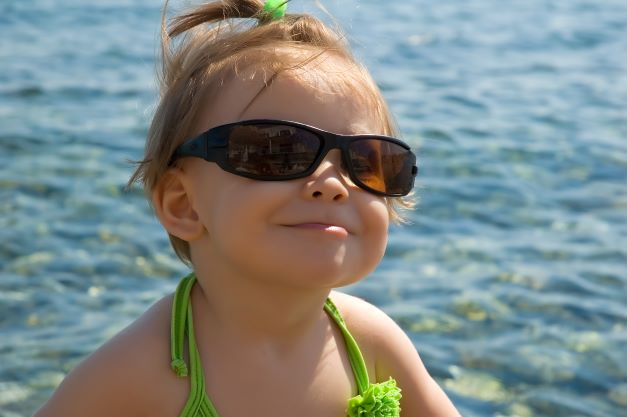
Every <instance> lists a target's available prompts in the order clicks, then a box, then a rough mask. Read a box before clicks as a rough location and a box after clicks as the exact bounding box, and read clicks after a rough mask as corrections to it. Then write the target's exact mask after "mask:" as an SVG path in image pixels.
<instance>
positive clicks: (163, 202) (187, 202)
mask: <svg viewBox="0 0 627 417" xmlns="http://www.w3.org/2000/svg"><path fill="white" fill-rule="evenodd" d="M190 191H191V189H190V187H189V185H188V184H187V183H186V181H185V173H184V172H183V171H182V170H181V169H180V168H171V169H168V170H167V171H166V173H165V174H164V175H163V177H161V179H160V180H159V182H158V183H157V186H156V187H155V189H154V191H153V193H152V204H153V207H154V208H155V212H156V214H157V217H158V218H159V221H160V222H161V224H162V225H163V227H165V229H166V230H167V231H168V233H170V234H171V235H174V236H176V237H178V238H179V239H182V240H185V241H187V242H191V241H193V240H196V239H198V238H200V237H201V236H202V235H203V233H204V232H205V226H204V225H203V224H202V223H201V221H200V218H199V216H198V213H196V211H195V210H194V207H193V205H192V199H191V198H190V197H191V195H190Z"/></svg>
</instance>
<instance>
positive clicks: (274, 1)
mask: <svg viewBox="0 0 627 417" xmlns="http://www.w3.org/2000/svg"><path fill="white" fill-rule="evenodd" d="M287 1H288V0H266V3H265V4H264V5H263V14H264V16H267V17H268V18H269V19H270V20H280V19H282V18H283V16H285V10H286V9H287Z"/></svg>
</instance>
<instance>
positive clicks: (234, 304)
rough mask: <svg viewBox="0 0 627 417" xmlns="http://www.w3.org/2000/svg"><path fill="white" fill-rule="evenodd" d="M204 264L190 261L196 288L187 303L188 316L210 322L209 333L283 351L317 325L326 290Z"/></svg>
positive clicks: (312, 330)
mask: <svg viewBox="0 0 627 417" xmlns="http://www.w3.org/2000/svg"><path fill="white" fill-rule="evenodd" d="M209 264H211V263H209ZM209 264H208V263H203V264H201V265H195V268H194V269H195V272H196V276H197V283H198V291H197V293H196V294H195V299H193V302H194V308H195V314H194V315H195V316H196V317H197V318H201V320H202V321H199V323H202V325H203V326H211V329H212V330H211V331H212V334H214V335H220V336H221V337H224V338H225V340H231V341H236V342H238V343H245V344H247V345H249V346H252V345H259V344H268V345H274V346H276V347H277V348H287V349H289V348H290V346H295V345H296V344H297V343H299V342H302V341H303V340H304V339H305V338H306V337H307V336H308V335H312V334H313V332H315V331H317V330H320V329H321V325H323V323H324V312H323V310H322V308H323V305H324V302H325V300H326V298H327V297H328V295H329V293H330V289H325V288H319V289H311V288H299V287H293V286H289V285H285V284H283V283H284V282H285V281H281V280H276V279H273V280H269V279H267V278H266V277H264V276H262V275H254V274H251V273H250V272H249V273H248V274H242V273H238V272H237V271H233V270H231V269H229V268H227V267H225V266H224V265H222V266H221V267H220V266H218V267H216V264H213V265H212V267H208V265H209ZM218 265H219V264H218Z"/></svg>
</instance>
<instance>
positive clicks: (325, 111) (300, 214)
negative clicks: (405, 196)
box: [182, 71, 388, 288]
mask: <svg viewBox="0 0 627 417" xmlns="http://www.w3.org/2000/svg"><path fill="white" fill-rule="evenodd" d="M321 76H324V75H323V73H322V72H318V71H315V72H314V73H313V75H311V74H310V75H308V77H311V79H310V80H309V82H304V81H302V80H299V79H297V78H295V77H293V76H290V74H289V73H283V74H281V75H279V76H278V77H277V78H276V79H275V80H274V82H273V83H272V84H271V85H270V86H269V87H267V88H265V89H264V90H263V91H262V92H261V93H260V94H259V96H257V97H256V98H255V99H254V100H253V98H254V96H255V95H256V94H257V93H258V92H259V91H260V90H261V89H262V86H263V78H262V74H258V75H256V76H254V77H252V78H249V79H246V80H242V79H238V80H234V81H231V82H230V83H229V84H227V85H226V86H225V87H226V88H224V90H223V91H224V92H223V93H222V94H220V95H218V97H217V99H215V100H214V103H217V104H215V105H214V106H212V107H211V108H210V109H207V111H206V114H204V115H203V119H202V120H203V123H202V125H201V126H199V129H198V131H204V130H207V129H209V128H211V127H214V126H218V125H222V124H226V123H230V122H235V121H238V120H247V119H279V120H291V121H297V122H301V123H305V124H308V125H312V126H316V127H318V128H321V129H324V130H327V131H330V132H335V133H341V134H357V133H381V132H382V127H381V126H380V123H378V121H377V120H376V119H375V118H374V117H373V116H372V115H371V114H370V112H369V111H368V110H369V109H367V108H364V107H365V106H363V105H360V104H361V103H360V102H359V101H358V100H356V99H355V98H353V97H351V96H350V95H347V94H344V93H339V92H337V91H336V92H332V91H329V86H328V85H323V84H321V83H320V80H319V79H315V77H321ZM330 85H332V81H331V84H330ZM251 100H252V103H251ZM339 152H340V151H339V150H337V149H334V150H331V151H330V152H329V154H328V155H327V156H326V158H325V159H324V161H323V162H322V163H321V164H320V166H319V167H318V169H317V170H316V171H315V172H314V174H312V175H311V176H310V177H307V178H303V179H297V180H290V181H256V180H251V179H248V178H243V177H240V176H236V175H233V174H230V173H227V172H224V171H222V170H221V169H220V168H219V167H218V166H217V165H216V164H215V163H210V162H207V161H204V160H202V159H200V158H186V159H184V160H183V161H182V162H183V165H182V170H183V172H184V175H185V176H186V178H187V179H188V181H189V188H190V191H189V197H190V201H191V204H192V207H193V210H194V212H195V213H196V215H197V217H198V221H199V222H201V223H202V225H203V226H204V229H205V230H206V233H204V235H203V236H202V237H201V238H199V239H198V240H196V241H191V242H190V247H191V251H192V260H193V262H194V264H195V267H197V265H196V264H197V263H198V262H207V265H208V266H209V267H212V266H214V267H215V266H217V265H218V264H219V265H222V266H223V267H227V268H230V270H231V271H237V272H238V273H241V274H244V275H249V276H250V275H251V274H257V275H262V276H264V277H266V278H264V279H268V280H272V281H275V282H276V281H281V282H283V283H284V284H289V285H295V286H298V287H307V288H314V287H318V288H320V287H323V288H331V287H338V286H342V285H347V284H349V283H351V282H355V281H357V280H358V279H361V278H362V277H364V276H365V275H367V274H368V273H369V272H371V271H372V270H373V269H374V268H375V267H376V265H377V264H378V263H379V261H380V260H381V258H382V256H383V253H384V251H385V246H386V243H387V229H388V210H387V206H386V204H385V201H384V199H383V197H380V196H376V195H374V194H371V193H369V192H367V191H364V190H363V189H361V188H359V187H357V186H356V185H354V184H353V183H352V182H351V181H350V179H349V178H348V176H347V174H346V172H345V171H344V169H343V167H342V164H341V160H340V153H339ZM316 225H333V226H338V227H336V228H327V229H326V230H324V229H322V227H323V226H316ZM216 263H218V264H216Z"/></svg>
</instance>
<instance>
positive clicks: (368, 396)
mask: <svg viewBox="0 0 627 417" xmlns="http://www.w3.org/2000/svg"><path fill="white" fill-rule="evenodd" d="M401 397H402V395H401V389H400V388H399V387H397V386H396V381H395V380H394V379H392V378H390V379H389V380H387V381H386V382H381V383H378V384H370V386H369V387H368V389H367V390H366V391H365V392H364V393H363V394H362V395H357V396H355V397H353V398H351V399H350V400H348V417H400V414H401V407H400V399H401Z"/></svg>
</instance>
